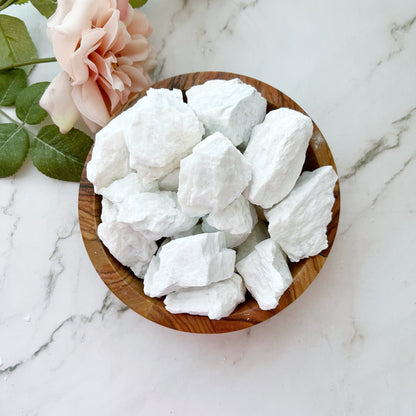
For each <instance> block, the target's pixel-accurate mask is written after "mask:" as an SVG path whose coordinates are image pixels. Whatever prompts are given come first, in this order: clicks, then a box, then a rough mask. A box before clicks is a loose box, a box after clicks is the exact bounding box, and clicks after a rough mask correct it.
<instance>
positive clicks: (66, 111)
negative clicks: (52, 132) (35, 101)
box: [39, 72, 80, 134]
mask: <svg viewBox="0 0 416 416" xmlns="http://www.w3.org/2000/svg"><path fill="white" fill-rule="evenodd" d="M39 104H40V106H41V107H42V108H43V109H45V110H46V111H47V112H48V113H49V115H50V116H51V117H52V120H53V122H54V123H55V124H56V125H57V126H58V127H59V130H60V131H61V133H63V134H65V133H67V132H68V131H69V130H71V129H72V127H73V126H74V124H75V122H76V121H77V120H78V118H79V116H80V113H79V111H78V109H77V107H76V106H75V103H74V101H73V99H72V86H71V81H70V79H69V77H68V74H67V73H66V72H61V73H60V74H58V75H57V76H56V77H55V78H54V79H53V80H52V82H51V83H50V84H49V86H48V88H47V89H46V90H45V92H44V93H43V95H42V98H41V99H40V101H39Z"/></svg>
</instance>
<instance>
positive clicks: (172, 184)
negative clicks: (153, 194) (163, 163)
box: [159, 168, 179, 192]
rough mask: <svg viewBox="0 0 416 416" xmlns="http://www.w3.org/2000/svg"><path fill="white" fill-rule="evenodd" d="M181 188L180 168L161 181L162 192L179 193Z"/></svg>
mask: <svg viewBox="0 0 416 416" xmlns="http://www.w3.org/2000/svg"><path fill="white" fill-rule="evenodd" d="M178 187H179V168H177V169H175V170H174V171H172V172H171V173H169V174H168V175H166V176H165V177H164V178H162V179H161V180H160V181H159V188H160V190H161V191H173V192H177V190H178Z"/></svg>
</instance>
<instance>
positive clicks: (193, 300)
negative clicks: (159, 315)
mask: <svg viewBox="0 0 416 416" xmlns="http://www.w3.org/2000/svg"><path fill="white" fill-rule="evenodd" d="M245 292H246V288H245V286H244V283H243V280H242V279H241V277H240V276H239V275H238V274H237V273H234V274H233V275H232V277H230V278H229V279H226V280H222V281H221V282H216V283H211V284H210V285H209V286H206V287H198V288H188V289H181V290H179V291H177V292H173V293H170V294H169V295H167V296H166V298H165V300H164V302H165V305H166V309H167V310H168V311H169V312H171V313H190V314H191V315H204V316H208V318H210V319H221V318H224V317H226V316H228V315H230V314H231V312H232V311H233V310H234V309H235V307H236V306H237V305H238V304H239V303H242V302H244V300H245Z"/></svg>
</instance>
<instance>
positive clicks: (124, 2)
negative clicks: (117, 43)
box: [117, 0, 129, 20]
mask: <svg viewBox="0 0 416 416" xmlns="http://www.w3.org/2000/svg"><path fill="white" fill-rule="evenodd" d="M117 8H118V9H119V10H120V19H121V20H126V18H127V15H128V14H129V0H118V2H117Z"/></svg>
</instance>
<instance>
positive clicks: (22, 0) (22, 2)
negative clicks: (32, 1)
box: [16, 0, 29, 4]
mask: <svg viewBox="0 0 416 416" xmlns="http://www.w3.org/2000/svg"><path fill="white" fill-rule="evenodd" d="M28 1H29V0H19V1H18V2H17V3H16V4H25V3H27V2H28Z"/></svg>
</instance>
